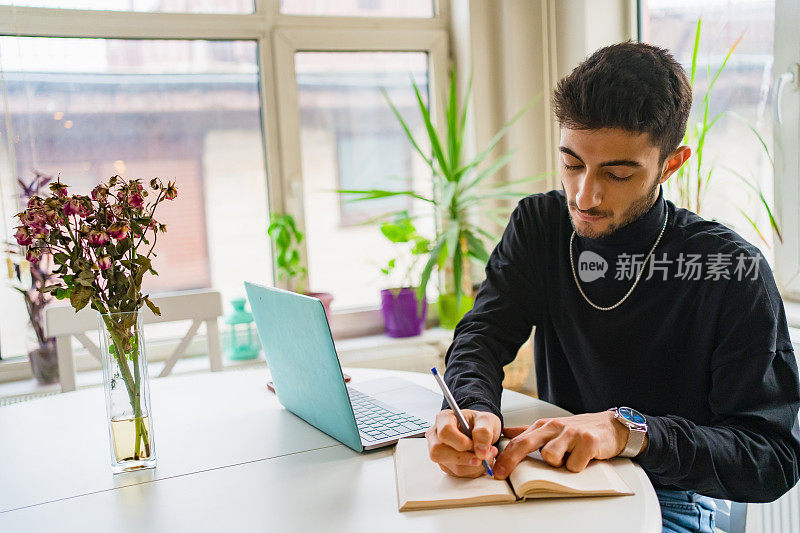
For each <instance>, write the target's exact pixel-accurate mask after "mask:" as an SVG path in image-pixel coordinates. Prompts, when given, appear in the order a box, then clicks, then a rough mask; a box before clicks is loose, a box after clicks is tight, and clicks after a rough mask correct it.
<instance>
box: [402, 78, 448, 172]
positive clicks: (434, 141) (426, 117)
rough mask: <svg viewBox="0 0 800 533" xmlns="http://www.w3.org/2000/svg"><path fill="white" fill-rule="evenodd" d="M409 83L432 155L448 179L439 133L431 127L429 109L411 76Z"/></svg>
mask: <svg viewBox="0 0 800 533" xmlns="http://www.w3.org/2000/svg"><path fill="white" fill-rule="evenodd" d="M411 85H412V86H413V87H414V95H415V96H416V97H417V104H418V106H419V111H420V113H421V114H422V120H423V122H424V123H425V129H426V130H427V131H428V137H429V138H430V141H431V148H432V149H433V155H434V157H435V158H436V161H437V162H438V163H439V168H440V169H441V170H442V172H443V173H444V174H445V177H446V178H447V179H448V180H450V179H451V178H450V176H449V175H448V174H449V173H448V170H449V166H448V164H447V159H445V157H444V152H442V144H441V142H440V141H439V135H438V134H437V133H436V128H434V127H433V122H431V114H430V111H428V107H427V106H426V105H425V102H423V101H422V95H421V94H420V92H419V87H417V84H416V82H415V81H414V78H413V77H412V78H411Z"/></svg>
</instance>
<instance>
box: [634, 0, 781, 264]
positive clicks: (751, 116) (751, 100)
mask: <svg viewBox="0 0 800 533" xmlns="http://www.w3.org/2000/svg"><path fill="white" fill-rule="evenodd" d="M774 15H775V0H747V1H741V2H730V1H727V0H724V1H723V0H713V1H708V0H707V1H703V2H695V1H687V0H642V1H641V10H640V27H641V35H640V38H641V40H642V41H645V42H648V43H651V44H654V45H657V46H662V47H664V48H667V49H669V50H670V51H671V52H672V53H673V54H674V55H675V57H676V59H677V60H678V61H680V62H681V64H682V65H683V66H684V67H685V68H686V71H687V73H688V72H689V71H690V67H691V61H692V48H693V44H694V36H695V29H696V24H697V20H698V18H700V17H702V34H701V40H700V48H699V53H698V56H697V78H696V80H695V90H694V110H695V111H696V110H697V109H698V106H699V105H700V104H701V100H702V97H703V95H704V94H705V92H706V90H707V88H708V86H709V82H710V81H711V78H710V77H709V74H708V71H709V69H710V70H711V76H712V77H713V75H714V73H715V72H716V70H717V68H718V67H719V66H720V65H721V64H722V62H723V60H724V59H725V55H726V54H727V53H728V50H729V49H730V48H731V47H732V46H733V45H734V43H735V42H736V41H737V39H739V38H740V37H741V41H740V42H739V44H738V46H737V47H736V49H735V50H734V52H733V54H732V55H731V57H730V60H729V61H728V63H727V66H726V67H725V69H724V71H723V72H722V74H721V75H720V77H719V79H718V80H717V82H716V85H715V86H714V88H713V90H712V93H711V97H710V110H709V118H713V117H715V116H717V114H718V113H721V112H726V114H725V115H722V116H721V118H720V119H719V120H718V121H717V123H715V124H714V126H713V128H712V129H711V130H710V132H709V133H708V136H707V138H706V143H705V148H704V155H703V158H704V161H706V163H704V169H705V171H706V172H708V170H710V169H711V168H712V167H713V174H712V177H711V179H710V180H709V186H708V188H707V189H706V192H705V193H704V199H703V201H702V203H701V207H702V209H701V211H700V215H701V216H703V217H704V218H707V219H717V220H718V221H719V222H722V223H724V224H726V225H728V226H729V227H731V228H733V229H734V230H735V231H737V232H738V233H739V234H740V235H742V236H743V237H744V238H745V239H747V240H748V241H749V242H751V243H752V244H754V245H755V246H758V247H759V248H760V249H761V251H762V253H763V254H764V256H765V257H766V258H767V260H768V261H769V262H770V264H772V263H773V261H774V248H775V246H774V245H775V244H776V243H775V242H773V232H772V231H771V228H770V224H769V219H768V215H767V212H766V210H765V209H763V208H762V207H761V206H760V205H759V198H758V196H757V195H756V194H755V192H754V191H753V189H751V188H750V187H748V186H747V185H746V184H744V183H743V181H742V180H741V179H740V178H739V177H737V176H736V174H735V172H738V173H739V174H741V175H742V176H743V177H745V178H747V179H748V180H749V181H750V182H751V183H752V184H754V185H756V186H757V187H760V188H761V189H762V190H763V192H764V195H765V197H766V198H767V200H768V201H769V202H770V205H771V206H772V205H774V204H773V169H772V167H771V164H770V159H769V157H768V156H767V153H766V151H765V150H764V148H763V147H762V146H761V144H760V142H759V140H758V138H757V137H756V136H755V135H754V134H753V133H752V132H751V131H750V130H749V128H748V124H749V125H752V126H753V127H754V128H755V130H756V131H758V133H759V134H760V135H761V137H762V138H763V139H764V141H765V143H766V145H767V147H768V149H769V150H770V153H771V154H772V153H773V152H774V150H773V146H772V136H773V135H772V133H773V132H772V130H773V119H772V109H771V107H770V105H769V104H770V99H769V97H770V88H771V85H772V78H773V73H772V69H773V46H774V35H775V19H774ZM688 127H690V128H691V127H693V124H692V123H690V124H689V125H688ZM692 157H693V158H694V157H695V155H694V154H693V155H692ZM734 171H735V172H734ZM670 182H674V179H673V178H670ZM670 182H668V187H666V188H665V192H669V191H670V186H671V185H673V184H672V183H670ZM673 198H674V197H672V198H670V199H673ZM740 210H741V211H740ZM745 214H747V215H748V216H750V217H751V218H753V219H754V221H755V222H756V224H757V225H758V228H759V229H760V230H761V234H759V233H758V232H757V231H756V230H755V229H754V228H753V226H752V224H751V223H750V222H749V221H748V220H747V218H746V217H745ZM781 230H782V231H783V232H785V231H787V230H791V228H786V227H784V228H781ZM762 236H763V238H762ZM775 240H776V241H777V239H775Z"/></svg>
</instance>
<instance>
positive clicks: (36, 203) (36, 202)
mask: <svg viewBox="0 0 800 533" xmlns="http://www.w3.org/2000/svg"><path fill="white" fill-rule="evenodd" d="M43 205H44V200H42V199H41V198H40V197H38V196H31V197H30V198H28V209H36V208H37V207H42V206H43Z"/></svg>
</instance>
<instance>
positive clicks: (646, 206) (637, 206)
mask: <svg viewBox="0 0 800 533" xmlns="http://www.w3.org/2000/svg"><path fill="white" fill-rule="evenodd" d="M659 185H661V183H660V182H659V181H658V180H655V182H654V183H653V186H652V187H650V189H649V190H648V191H647V193H645V195H644V196H642V197H641V198H637V199H636V200H635V201H634V202H633V203H632V204H631V205H630V207H628V209H627V210H626V211H625V213H624V214H623V215H622V220H621V221H620V222H612V223H611V224H610V225H609V226H608V228H606V229H605V230H604V231H594V230H592V229H589V230H588V231H584V230H582V229H578V227H577V226H576V225H575V220H574V219H573V218H572V211H571V210H570V209H567V212H568V213H569V221H570V224H572V229H573V230H575V233H577V234H578V236H580V237H584V238H586V239H603V238H605V237H608V236H609V235H611V234H612V233H614V232H615V231H617V230H618V229H620V228H624V227H625V226H627V225H628V224H630V223H632V222H635V221H637V220H639V219H640V218H641V217H642V216H643V215H644V214H645V213H647V212H648V211H649V210H650V208H651V207H653V204H654V202H655V198H654V196H655V193H656V191H657V190H658V186H659ZM561 189H562V190H563V191H564V195H565V196H566V189H564V183H563V182H562V183H561ZM567 202H569V198H567ZM572 207H573V208H574V209H577V205H575V204H573V205H572Z"/></svg>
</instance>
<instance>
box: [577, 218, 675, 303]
mask: <svg viewBox="0 0 800 533" xmlns="http://www.w3.org/2000/svg"><path fill="white" fill-rule="evenodd" d="M668 218H669V211H667V212H666V213H665V214H664V225H663V226H661V233H659V234H658V238H657V239H656V242H655V244H653V247H652V248H650V252H648V254H647V257H645V258H644V261H643V262H642V268H641V269H639V273H638V274H637V275H636V281H634V282H633V285H632V286H631V288H630V289H629V290H628V292H627V293H625V296H623V297H622V300H620V301H618V302H617V303H615V304H614V305H612V306H611V307H600V306H599V305H597V304H595V303H594V302H592V301H591V300H590V299H589V297H588V296H586V294H585V293H584V292H583V289H582V288H581V284H580V282H579V281H578V276H577V275H576V274H575V263H574V262H573V259H572V241H573V240H574V239H575V230H574V229H573V230H572V235H571V236H570V238H569V266H570V267H571V268H572V277H573V278H574V279H575V285H577V286H578V290H579V291H580V293H581V296H583V298H584V300H586V301H587V302H588V303H589V305H591V306H592V307H594V308H595V309H599V310H600V311H611V310H612V309H614V308H615V307H618V306H619V305H621V304H622V302H624V301H625V300H627V299H628V296H630V295H631V293H632V292H633V289H635V288H636V285H638V284H639V279H640V278H641V277H642V274H644V267H645V266H646V265H647V261H648V259H650V256H651V255H653V250H655V249H656V246H658V243H659V241H661V236H662V235H664V230H665V229H666V228H667V219H668Z"/></svg>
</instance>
